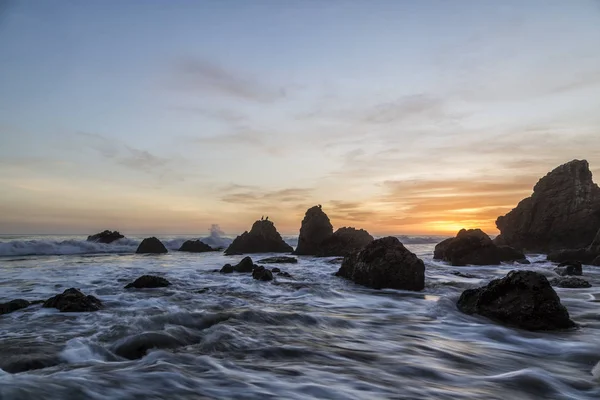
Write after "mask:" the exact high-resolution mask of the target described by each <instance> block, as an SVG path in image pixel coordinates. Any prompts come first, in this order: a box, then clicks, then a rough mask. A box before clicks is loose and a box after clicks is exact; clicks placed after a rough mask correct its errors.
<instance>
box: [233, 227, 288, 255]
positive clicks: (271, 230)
mask: <svg viewBox="0 0 600 400" xmlns="http://www.w3.org/2000/svg"><path fill="white" fill-rule="evenodd" d="M293 250H294V249H293V248H292V246H290V245H289V244H287V243H286V242H284V241H283V238H282V237H281V235H280V234H279V232H277V229H276V228H275V225H274V224H273V222H272V221H268V220H260V221H256V222H255V223H254V224H253V225H252V229H250V232H244V233H242V234H241V235H240V236H238V237H237V238H235V240H234V241H233V243H231V245H229V247H228V248H227V250H225V254H226V255H236V254H247V253H291V252H292V251H293Z"/></svg>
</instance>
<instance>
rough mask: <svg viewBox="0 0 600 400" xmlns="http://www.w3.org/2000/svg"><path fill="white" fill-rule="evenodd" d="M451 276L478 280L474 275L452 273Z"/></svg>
mask: <svg viewBox="0 0 600 400" xmlns="http://www.w3.org/2000/svg"><path fill="white" fill-rule="evenodd" d="M452 275H456V276H460V277H461V278H468V279H478V278H477V277H476V276H475V275H471V274H467V273H464V272H459V271H452Z"/></svg>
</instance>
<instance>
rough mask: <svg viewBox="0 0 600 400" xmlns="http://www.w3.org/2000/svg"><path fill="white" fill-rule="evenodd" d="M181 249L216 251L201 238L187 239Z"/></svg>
mask: <svg viewBox="0 0 600 400" xmlns="http://www.w3.org/2000/svg"><path fill="white" fill-rule="evenodd" d="M179 251H187V252H189V253H206V252H208V251H215V249H213V248H212V247H210V246H209V245H207V244H206V243H204V242H201V241H200V240H186V241H185V242H183V244H182V245H181V247H180V248H179Z"/></svg>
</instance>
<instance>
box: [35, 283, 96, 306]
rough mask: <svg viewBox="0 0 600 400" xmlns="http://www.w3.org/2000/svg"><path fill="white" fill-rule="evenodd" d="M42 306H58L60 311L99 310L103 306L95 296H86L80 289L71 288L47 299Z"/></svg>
mask: <svg viewBox="0 0 600 400" xmlns="http://www.w3.org/2000/svg"><path fill="white" fill-rule="evenodd" d="M42 307H45V308H56V309H58V310H59V311H60V312H84V311H98V310H100V309H101V308H102V302H101V301H100V300H98V299H97V298H96V297H94V296H91V295H88V296H86V295H85V294H83V293H81V292H80V291H79V290H77V289H75V288H70V289H67V290H65V291H64V292H63V293H62V294H57V295H56V296H54V297H51V298H49V299H48V300H46V301H45V302H44V304H43V305H42Z"/></svg>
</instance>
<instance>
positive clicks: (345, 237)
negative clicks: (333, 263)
mask: <svg viewBox="0 0 600 400" xmlns="http://www.w3.org/2000/svg"><path fill="white" fill-rule="evenodd" d="M372 241H373V236H371V235H369V232H367V231H365V230H364V229H355V228H340V229H338V230H337V231H335V232H334V233H333V235H331V236H329V237H328V238H326V239H325V240H323V241H322V242H321V243H320V244H319V245H318V246H317V252H316V255H317V256H319V257H345V256H347V255H349V254H352V253H354V252H356V251H358V250H361V249H363V248H364V247H365V246H366V245H368V244H369V243H371V242H372Z"/></svg>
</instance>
